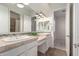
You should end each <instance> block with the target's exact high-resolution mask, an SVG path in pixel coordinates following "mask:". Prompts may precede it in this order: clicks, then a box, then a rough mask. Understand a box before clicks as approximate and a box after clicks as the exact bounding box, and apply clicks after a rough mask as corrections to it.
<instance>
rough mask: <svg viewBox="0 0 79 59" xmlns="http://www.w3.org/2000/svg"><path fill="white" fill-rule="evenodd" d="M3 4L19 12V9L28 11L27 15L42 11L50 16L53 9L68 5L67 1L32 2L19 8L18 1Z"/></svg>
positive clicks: (23, 11)
mask: <svg viewBox="0 0 79 59" xmlns="http://www.w3.org/2000/svg"><path fill="white" fill-rule="evenodd" d="M2 5H5V6H7V7H9V8H11V9H13V10H14V11H17V12H18V10H19V11H20V13H26V14H27V15H32V14H33V13H40V12H42V13H43V14H44V15H45V16H50V15H51V14H52V11H54V10H59V9H63V8H65V7H66V3H30V4H29V5H25V7H24V8H18V7H17V6H16V3H4V4H2ZM18 13H19V12H18Z"/></svg>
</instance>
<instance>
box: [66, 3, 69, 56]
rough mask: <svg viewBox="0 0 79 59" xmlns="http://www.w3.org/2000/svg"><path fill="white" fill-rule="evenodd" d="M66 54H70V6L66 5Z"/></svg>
mask: <svg viewBox="0 0 79 59" xmlns="http://www.w3.org/2000/svg"><path fill="white" fill-rule="evenodd" d="M65 38H66V53H67V56H69V54H70V4H67V5H66V35H65Z"/></svg>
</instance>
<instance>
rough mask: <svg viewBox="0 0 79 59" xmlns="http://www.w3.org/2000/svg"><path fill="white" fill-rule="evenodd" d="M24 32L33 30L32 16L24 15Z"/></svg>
mask: <svg viewBox="0 0 79 59" xmlns="http://www.w3.org/2000/svg"><path fill="white" fill-rule="evenodd" d="M24 32H31V18H30V17H29V16H27V15H24Z"/></svg>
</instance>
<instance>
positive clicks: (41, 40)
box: [0, 33, 51, 56]
mask: <svg viewBox="0 0 79 59" xmlns="http://www.w3.org/2000/svg"><path fill="white" fill-rule="evenodd" d="M49 41H51V40H50V33H39V34H38V35H36V36H32V35H27V34H20V35H19V34H17V35H12V34H11V35H8V36H1V37H0V56H37V55H38V54H37V52H38V51H40V52H42V53H45V52H46V51H47V50H48V48H49V47H50V46H49V43H50V42H49Z"/></svg>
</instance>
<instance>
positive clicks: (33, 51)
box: [25, 47, 37, 56]
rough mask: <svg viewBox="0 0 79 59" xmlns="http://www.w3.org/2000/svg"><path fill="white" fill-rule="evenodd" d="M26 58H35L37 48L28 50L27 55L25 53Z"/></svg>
mask: <svg viewBox="0 0 79 59" xmlns="http://www.w3.org/2000/svg"><path fill="white" fill-rule="evenodd" d="M25 55H27V56H37V47H33V48H32V49H29V50H28V52H27V53H25Z"/></svg>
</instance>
